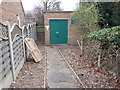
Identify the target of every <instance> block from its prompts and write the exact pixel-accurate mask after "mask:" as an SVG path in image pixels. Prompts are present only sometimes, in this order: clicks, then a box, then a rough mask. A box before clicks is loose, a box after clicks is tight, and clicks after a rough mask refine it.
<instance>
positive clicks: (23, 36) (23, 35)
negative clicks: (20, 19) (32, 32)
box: [22, 26, 26, 61]
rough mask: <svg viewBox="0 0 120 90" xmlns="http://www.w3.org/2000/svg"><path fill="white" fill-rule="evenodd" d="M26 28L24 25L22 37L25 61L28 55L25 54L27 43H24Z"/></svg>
mask: <svg viewBox="0 0 120 90" xmlns="http://www.w3.org/2000/svg"><path fill="white" fill-rule="evenodd" d="M24 30H25V26H23V28H22V38H23V50H24V58H25V61H26V55H25V44H24V41H25V40H24V39H25V34H24Z"/></svg>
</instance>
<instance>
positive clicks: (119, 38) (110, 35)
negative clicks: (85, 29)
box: [86, 26, 120, 48]
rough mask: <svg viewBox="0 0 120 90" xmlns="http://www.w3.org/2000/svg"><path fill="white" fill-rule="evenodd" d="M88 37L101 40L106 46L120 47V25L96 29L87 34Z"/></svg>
mask: <svg viewBox="0 0 120 90" xmlns="http://www.w3.org/2000/svg"><path fill="white" fill-rule="evenodd" d="M86 37H87V38H91V39H95V40H99V41H101V42H102V46H103V47H104V48H109V47H112V48H119V47H120V26H117V27H112V28H107V29H102V30H100V31H94V32H91V33H89V34H88V35H86Z"/></svg>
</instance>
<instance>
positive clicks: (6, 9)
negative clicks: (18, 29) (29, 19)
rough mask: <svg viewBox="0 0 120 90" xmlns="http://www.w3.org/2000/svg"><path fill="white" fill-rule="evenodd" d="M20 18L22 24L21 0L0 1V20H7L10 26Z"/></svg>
mask: <svg viewBox="0 0 120 90" xmlns="http://www.w3.org/2000/svg"><path fill="white" fill-rule="evenodd" d="M18 17H19V18H20V26H23V25H24V22H25V12H24V9H23V5H22V2H21V0H2V1H1V2H0V22H5V21H9V22H10V25H11V26H12V25H13V24H14V23H18Z"/></svg>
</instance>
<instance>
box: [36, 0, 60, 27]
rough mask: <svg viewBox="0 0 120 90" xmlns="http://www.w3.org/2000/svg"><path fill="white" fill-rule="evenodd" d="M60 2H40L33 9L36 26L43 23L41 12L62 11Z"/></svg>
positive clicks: (55, 0) (44, 0) (47, 0)
mask: <svg viewBox="0 0 120 90" xmlns="http://www.w3.org/2000/svg"><path fill="white" fill-rule="evenodd" d="M60 5H61V2H60V1H57V0H41V1H40V2H39V3H38V5H36V6H35V8H34V15H35V17H36V21H37V24H38V25H42V26H43V23H44V16H43V12H45V11H62V9H61V7H60Z"/></svg>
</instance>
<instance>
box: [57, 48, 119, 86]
mask: <svg viewBox="0 0 120 90" xmlns="http://www.w3.org/2000/svg"><path fill="white" fill-rule="evenodd" d="M59 49H60V50H61V52H62V53H63V55H64V56H65V58H66V60H67V61H68V62H69V64H70V65H71V66H72V68H73V69H74V70H75V72H76V73H77V75H78V76H79V78H80V79H81V80H82V82H83V84H84V86H85V87H86V88H119V86H120V81H119V79H117V78H116V76H117V75H116V74H115V73H113V72H107V71H105V70H104V69H103V68H98V67H94V64H93V62H90V61H88V60H86V59H85V58H84V57H83V56H81V54H80V49H79V47H78V46H65V47H59Z"/></svg>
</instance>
